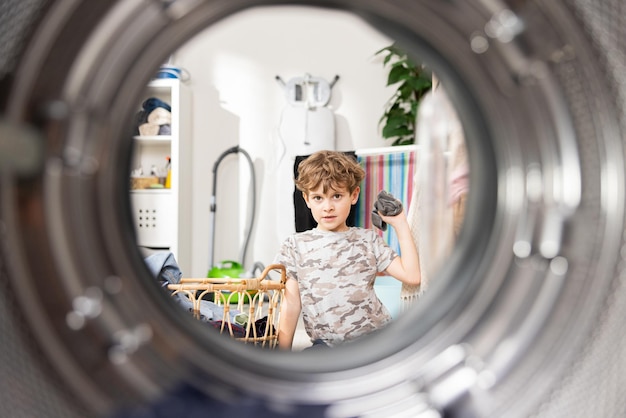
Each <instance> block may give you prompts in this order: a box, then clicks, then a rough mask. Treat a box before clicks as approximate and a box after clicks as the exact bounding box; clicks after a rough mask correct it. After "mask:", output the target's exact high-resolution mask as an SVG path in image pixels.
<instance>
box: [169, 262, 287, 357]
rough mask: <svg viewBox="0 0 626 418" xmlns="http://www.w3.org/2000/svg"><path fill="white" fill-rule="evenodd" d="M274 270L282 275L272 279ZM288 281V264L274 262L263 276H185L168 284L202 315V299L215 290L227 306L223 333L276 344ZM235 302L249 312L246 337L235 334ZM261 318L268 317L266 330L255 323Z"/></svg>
mask: <svg viewBox="0 0 626 418" xmlns="http://www.w3.org/2000/svg"><path fill="white" fill-rule="evenodd" d="M271 271H278V272H280V279H279V280H272V279H271V278H270V277H269V273H270V272H271ZM286 281H287V276H286V271H285V266H283V265H282V264H271V265H269V266H267V267H266V268H265V269H264V270H263V272H262V273H261V275H260V276H259V277H254V278H228V277H224V278H199V279H196V278H183V279H181V280H180V283H177V284H169V285H168V286H167V287H168V289H169V290H170V291H172V296H173V295H176V294H178V293H182V294H184V295H185V296H187V297H188V298H189V300H190V301H191V302H192V305H193V314H194V316H195V317H196V318H198V319H199V318H200V303H201V301H202V300H203V298H204V297H205V296H207V295H211V294H212V295H213V302H214V303H215V304H217V305H218V306H222V307H223V316H222V318H221V320H219V322H218V324H219V327H218V329H219V331H220V333H224V332H228V334H229V335H230V336H231V337H232V338H234V339H236V340H238V341H243V342H245V343H252V344H254V345H260V346H263V347H269V348H275V347H276V346H277V343H278V331H279V316H280V303H281V302H282V298H283V296H284V290H285V282H286ZM209 297H210V296H209ZM231 304H236V309H237V310H238V311H239V312H240V313H245V314H246V315H247V323H246V325H245V335H244V336H243V337H242V336H238V337H237V336H236V335H235V332H234V324H233V323H232V321H231V319H230V310H231V308H232V306H231ZM259 320H266V321H267V322H266V325H265V327H264V331H263V332H261V331H259V330H258V329H257V327H256V326H255V323H256V322H257V321H259Z"/></svg>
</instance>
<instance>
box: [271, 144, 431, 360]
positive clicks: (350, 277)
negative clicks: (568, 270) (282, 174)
mask: <svg viewBox="0 0 626 418" xmlns="http://www.w3.org/2000/svg"><path fill="white" fill-rule="evenodd" d="M364 177H365V172H364V170H363V169H362V168H361V166H360V165H359V164H358V163H357V162H356V161H354V160H353V159H352V158H350V157H348V156H346V155H345V154H344V153H341V152H335V151H320V152H317V153H315V154H313V155H311V156H310V157H308V158H307V159H306V160H304V161H303V162H301V163H300V165H299V167H298V178H297V180H296V187H297V188H298V190H300V191H302V193H303V196H304V200H305V202H306V204H307V206H308V208H309V209H310V210H311V213H312V215H313V218H314V219H315V221H316V222H317V228H315V229H312V230H309V231H304V232H299V233H296V234H294V235H292V236H290V237H289V238H287V239H286V240H285V241H284V242H283V244H282V246H281V249H280V252H279V254H278V255H277V256H276V258H275V260H274V262H275V263H279V264H283V265H285V267H286V270H287V283H286V287H285V296H284V298H283V302H282V305H281V314H280V330H279V334H278V341H279V347H280V348H282V349H291V347H292V344H293V337H294V333H295V330H296V325H297V322H298V318H299V316H300V312H302V319H303V321H304V325H305V329H306V332H307V334H308V335H309V337H310V338H311V340H312V342H313V344H314V345H317V344H320V345H327V346H330V347H333V346H336V345H338V344H341V343H343V342H347V341H350V340H353V339H355V338H357V337H360V336H362V335H365V334H368V333H370V332H372V331H374V330H376V329H379V328H381V327H382V326H384V325H385V324H387V323H388V322H389V321H391V316H390V314H389V312H388V311H387V309H386V308H385V307H384V306H383V305H382V303H381V302H380V300H379V299H378V297H377V296H376V293H375V291H374V281H375V279H376V274H377V273H378V272H382V271H386V273H387V274H388V275H390V276H393V277H395V278H396V279H398V280H400V281H401V282H402V283H406V284H409V285H418V284H419V283H420V270H419V263H418V255H417V250H416V247H415V244H414V242H413V237H412V234H411V231H410V229H409V225H408V222H407V219H406V215H405V213H404V211H402V212H401V213H400V214H398V215H396V216H382V215H381V218H382V220H383V221H384V222H386V223H387V224H389V225H391V226H392V227H393V228H394V229H395V231H396V234H397V236H398V241H399V243H400V252H401V254H402V257H400V256H398V254H396V253H395V251H393V250H392V249H391V248H390V247H389V246H388V245H387V244H386V243H385V242H384V240H383V239H382V237H380V235H378V234H377V233H376V232H375V231H373V230H370V229H363V228H357V227H348V226H347V224H346V219H347V218H348V215H349V213H350V207H351V206H352V205H354V204H356V202H357V200H358V198H359V192H360V188H359V184H360V183H361V180H363V178H364Z"/></svg>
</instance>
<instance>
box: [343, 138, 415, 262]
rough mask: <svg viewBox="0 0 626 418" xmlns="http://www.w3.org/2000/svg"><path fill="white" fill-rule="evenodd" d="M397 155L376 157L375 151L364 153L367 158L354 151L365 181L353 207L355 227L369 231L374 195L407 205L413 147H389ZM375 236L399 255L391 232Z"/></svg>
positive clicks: (398, 247) (396, 238)
mask: <svg viewBox="0 0 626 418" xmlns="http://www.w3.org/2000/svg"><path fill="white" fill-rule="evenodd" d="M393 148H398V150H397V151H394V150H389V149H388V148H387V149H384V151H383V150H381V152H380V153H377V151H376V149H372V150H368V151H367V154H363V153H361V154H360V153H359V151H357V158H358V161H359V163H360V164H361V166H362V167H363V169H364V170H365V179H364V180H363V182H362V183H361V194H360V196H359V201H358V202H357V204H356V205H355V206H356V209H355V211H356V219H355V224H356V226H360V227H363V228H372V227H373V226H374V225H373V223H372V217H371V213H372V208H373V207H374V205H375V202H376V200H377V199H378V194H379V193H380V192H381V191H382V190H385V191H386V192H388V193H391V194H392V195H393V196H394V197H395V198H397V199H398V200H400V201H401V202H402V203H403V205H404V207H405V208H408V207H409V205H410V203H411V197H412V193H413V178H414V171H415V146H405V147H393ZM378 232H379V234H381V235H382V237H383V238H384V239H385V241H386V242H387V243H388V244H389V246H391V248H393V249H394V250H395V251H397V252H399V251H400V244H399V243H398V237H397V235H396V233H395V231H394V230H393V228H387V230H386V231H381V230H379V231H378Z"/></svg>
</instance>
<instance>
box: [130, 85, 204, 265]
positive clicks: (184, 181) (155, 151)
mask: <svg viewBox="0 0 626 418" xmlns="http://www.w3.org/2000/svg"><path fill="white" fill-rule="evenodd" d="M152 97H154V98H157V99H159V100H162V101H163V102H165V103H167V104H168V105H170V107H171V113H170V115H171V123H170V130H169V131H170V132H171V134H168V135H150V136H142V135H139V136H135V137H134V152H133V159H132V163H131V164H132V165H131V169H132V170H136V169H138V168H142V170H143V173H144V175H150V172H151V170H152V168H153V167H156V168H157V170H159V171H160V170H164V169H165V167H166V165H167V161H168V157H169V158H170V159H171V166H170V169H171V180H170V187H169V188H155V187H154V186H152V187H149V188H139V189H137V188H133V186H131V190H130V198H131V205H132V210H133V219H134V222H135V228H136V231H137V244H138V245H139V246H141V247H147V248H150V249H157V250H169V251H172V253H174V256H175V257H176V260H177V261H178V264H179V266H180V267H181V270H182V271H183V272H185V271H190V270H191V225H190V219H191V147H192V141H191V93H190V91H189V88H188V87H187V86H186V85H185V84H183V83H181V82H180V80H178V79H157V80H153V81H151V82H150V83H149V85H148V88H147V90H146V93H145V97H144V100H145V99H148V98H152ZM142 102H143V101H142ZM139 105H140V107H141V103H140V104H139ZM135 184H136V183H135ZM135 187H136V186H135Z"/></svg>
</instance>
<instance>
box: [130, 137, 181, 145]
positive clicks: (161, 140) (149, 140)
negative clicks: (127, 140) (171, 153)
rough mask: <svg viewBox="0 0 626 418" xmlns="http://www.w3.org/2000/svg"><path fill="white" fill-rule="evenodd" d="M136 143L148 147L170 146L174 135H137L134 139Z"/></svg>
mask: <svg viewBox="0 0 626 418" xmlns="http://www.w3.org/2000/svg"><path fill="white" fill-rule="evenodd" d="M133 138H134V139H135V141H139V142H141V143H142V144H147V145H157V144H168V143H170V142H172V135H150V136H147V135H146V136H142V135H137V136H134V137H133Z"/></svg>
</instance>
